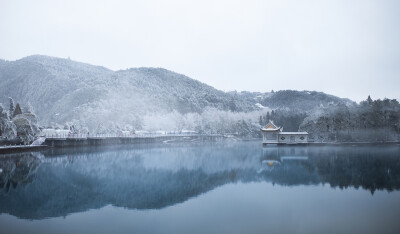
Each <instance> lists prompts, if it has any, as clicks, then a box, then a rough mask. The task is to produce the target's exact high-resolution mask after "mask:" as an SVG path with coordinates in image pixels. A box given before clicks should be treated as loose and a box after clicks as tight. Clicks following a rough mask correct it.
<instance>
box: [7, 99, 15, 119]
mask: <svg viewBox="0 0 400 234" xmlns="http://www.w3.org/2000/svg"><path fill="white" fill-rule="evenodd" d="M8 99H9V101H10V108H9V109H8V113H9V114H8V116H10V118H12V117H13V115H14V110H15V107H14V100H13V99H12V98H11V97H9V98H8Z"/></svg>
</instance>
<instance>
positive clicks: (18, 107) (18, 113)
mask: <svg viewBox="0 0 400 234" xmlns="http://www.w3.org/2000/svg"><path fill="white" fill-rule="evenodd" d="M20 114H22V110H21V106H20V105H19V103H17V105H16V106H15V110H14V113H13V115H12V117H13V118H14V117H15V116H17V115H20Z"/></svg>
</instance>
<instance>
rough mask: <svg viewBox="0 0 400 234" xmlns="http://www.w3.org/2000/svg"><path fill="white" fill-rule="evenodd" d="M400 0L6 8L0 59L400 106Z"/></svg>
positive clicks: (0, 13) (2, 5)
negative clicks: (58, 60) (393, 101)
mask: <svg viewBox="0 0 400 234" xmlns="http://www.w3.org/2000/svg"><path fill="white" fill-rule="evenodd" d="M399 11H400V3H399V2H398V1H378V0H376V1H361V0H358V1H351V2H349V1H301V2H300V1H218V2H216V1H196V2H195V1H178V0H173V1H112V2H111V1H84V2H83V1H5V0H2V1H0V33H1V35H2V36H1V37H0V58H2V59H6V60H16V59H20V58H22V57H25V56H28V55H32V54H44V55H50V56H57V57H64V58H67V57H71V59H74V60H77V61H83V62H87V63H91V64H97V65H102V66H105V67H107V68H111V69H113V70H119V69H126V68H129V67H141V66H145V67H163V68H166V69H170V70H173V71H176V72H179V73H182V74H185V75H188V76H189V77H192V78H194V79H197V80H200V81H202V82H205V83H207V84H209V85H212V86H213V87H216V88H218V89H221V90H227V91H228V90H239V91H241V90H249V91H270V90H271V89H274V90H282V89H296V90H318V91H324V92H327V93H331V94H334V95H337V96H340V97H348V98H351V99H353V100H355V101H360V100H364V99H365V98H366V96H367V95H369V94H370V95H371V96H372V97H373V98H384V97H388V98H397V99H400V96H399V93H398V91H397V90H396V87H399V86H400V79H399V78H398V77H399V74H400V66H398V64H399V62H400V47H399V43H398V41H400V27H398V22H400V19H399V17H400V14H399V13H400V12H399Z"/></svg>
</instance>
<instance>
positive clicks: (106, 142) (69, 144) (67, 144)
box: [0, 136, 400, 154]
mask: <svg viewBox="0 0 400 234" xmlns="http://www.w3.org/2000/svg"><path fill="white" fill-rule="evenodd" d="M185 138H186V139H188V138H189V139H190V140H186V139H185ZM217 138H221V136H218V137H217V136H179V137H177V136H174V137H169V139H167V138H166V137H151V138H150V137H149V138H145V139H144V138H131V139H130V140H128V139H127V138H124V137H113V138H110V139H104V138H103V139H98V140H96V141H93V139H90V140H91V141H88V140H83V139H80V140H79V139H65V138H64V139H51V138H49V139H46V141H45V142H44V144H43V145H10V146H0V154H10V153H20V152H35V151H41V150H45V149H49V148H75V147H77V148H79V147H98V146H110V145H134V144H141V143H163V142H166V141H172V142H194V141H199V140H200V141H209V140H212V141H214V140H216V139H217ZM222 138H224V137H222ZM224 139H229V138H224ZM99 140H101V141H99ZM182 140H183V141H182ZM252 140H256V139H252ZM243 141H248V139H243ZM260 143H261V144H262V146H263V147H268V146H279V147H282V146H289V147H292V146H303V147H304V146H382V145H399V146H400V141H385V142H308V143H304V144H279V143H278V144H265V143H262V142H260Z"/></svg>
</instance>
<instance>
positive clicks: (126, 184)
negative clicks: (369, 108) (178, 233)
mask: <svg viewBox="0 0 400 234" xmlns="http://www.w3.org/2000/svg"><path fill="white" fill-rule="evenodd" d="M399 149H400V148H399V147H398V146H391V147H387V146H386V147H350V146H349V147H270V148H262V147H260V144H259V142H239V143H233V142H232V143H213V144H211V143H201V144H187V145H148V146H145V145H144V146H143V145H142V146H139V145H135V146H124V147H118V148H117V147H114V148H86V149H85V148H80V149H73V148H70V149H63V150H58V149H54V150H49V151H46V152H43V153H25V154H18V155H3V156H0V168H1V173H0V213H9V214H11V215H14V216H17V217H19V218H26V219H42V218H46V217H59V216H65V215H67V214H70V213H75V212H81V211H86V210H88V209H97V208H101V207H103V206H105V205H108V204H112V205H114V206H119V207H126V208H129V209H161V208H164V207H167V206H171V205H174V204H177V203H181V202H184V201H186V200H188V199H190V198H192V197H196V196H198V195H200V194H203V193H205V192H207V191H210V190H212V189H214V188H217V187H219V186H221V185H224V184H228V183H236V182H242V183H247V182H269V183H274V184H279V185H284V186H296V185H321V184H329V185H330V186H332V187H339V188H341V189H345V188H348V187H354V188H362V189H365V190H369V191H370V192H371V193H372V194H373V193H374V191H375V190H387V191H392V190H399V187H400V159H399V155H400V154H399V152H400V150H399Z"/></svg>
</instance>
